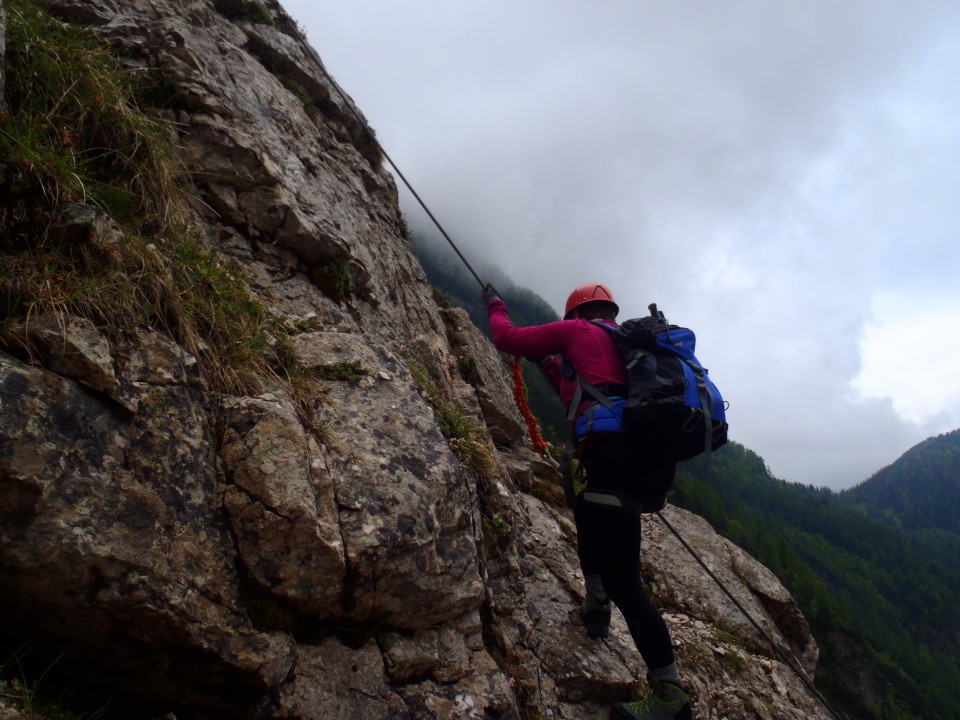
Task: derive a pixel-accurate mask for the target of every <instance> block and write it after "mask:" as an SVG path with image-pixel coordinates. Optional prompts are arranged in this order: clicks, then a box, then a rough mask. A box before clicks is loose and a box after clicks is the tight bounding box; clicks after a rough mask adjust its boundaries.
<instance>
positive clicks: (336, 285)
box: [310, 258, 353, 302]
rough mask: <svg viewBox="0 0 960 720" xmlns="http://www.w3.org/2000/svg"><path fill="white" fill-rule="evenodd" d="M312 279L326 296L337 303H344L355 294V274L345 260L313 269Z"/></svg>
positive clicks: (337, 260)
mask: <svg viewBox="0 0 960 720" xmlns="http://www.w3.org/2000/svg"><path fill="white" fill-rule="evenodd" d="M310 277H311V278H312V279H313V282H314V284H315V285H316V286H317V287H318V288H319V289H320V291H321V292H322V293H323V294H324V295H326V296H327V297H329V298H331V299H333V300H336V301H337V302H343V301H344V300H346V299H347V298H349V297H350V296H351V294H352V293H353V274H352V273H351V272H350V265H349V263H347V261H346V260H344V259H343V258H333V259H331V260H327V261H325V262H322V263H320V264H319V265H317V266H316V267H314V268H313V270H312V271H311V273H310Z"/></svg>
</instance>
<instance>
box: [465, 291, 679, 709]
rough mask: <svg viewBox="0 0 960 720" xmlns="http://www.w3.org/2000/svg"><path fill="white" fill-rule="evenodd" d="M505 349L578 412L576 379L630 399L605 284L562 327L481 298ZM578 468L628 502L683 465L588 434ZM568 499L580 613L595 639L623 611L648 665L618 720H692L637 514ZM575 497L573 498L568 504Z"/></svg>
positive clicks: (623, 440) (489, 294)
mask: <svg viewBox="0 0 960 720" xmlns="http://www.w3.org/2000/svg"><path fill="white" fill-rule="evenodd" d="M482 297H483V301H484V302H485V303H486V305H487V310H488V313H489V316H490V329H491V332H492V335H493V342H494V345H495V346H496V347H497V349H498V350H500V351H502V352H506V353H510V354H511V355H518V356H521V357H525V358H527V359H528V360H531V361H532V362H535V363H536V364H537V365H539V367H540V369H541V371H542V372H543V374H544V375H545V376H546V378H547V379H548V380H549V381H550V383H551V385H552V386H553V388H554V390H555V391H556V392H557V394H558V395H559V397H560V399H561V400H562V401H563V403H564V404H565V405H567V406H570V405H571V404H572V403H573V402H574V400H575V397H577V396H578V395H579V393H578V392H577V390H578V385H579V383H578V380H577V377H578V376H579V377H581V378H583V380H585V381H586V382H588V383H590V384H591V385H593V386H594V387H596V388H598V389H600V391H601V392H602V393H604V394H605V395H606V396H608V397H617V396H623V394H624V393H625V392H626V383H627V375H626V369H625V368H624V365H623V361H622V360H621V359H620V354H619V352H618V351H617V348H616V345H615V344H614V341H613V339H612V338H611V336H610V334H609V333H608V332H607V331H606V330H604V329H603V328H602V327H599V326H598V325H597V324H596V322H591V321H599V322H602V323H606V324H609V325H612V326H616V317H617V314H618V313H619V311H620V308H619V306H618V305H617V303H616V301H615V300H614V298H613V294H612V293H611V292H610V290H609V289H607V288H606V287H605V286H604V285H600V284H598V283H586V284H584V285H580V286H578V287H577V288H576V289H575V290H574V291H573V292H572V293H571V294H570V296H569V298H568V299H567V303H566V307H565V308H564V317H563V320H560V321H558V322H553V323H547V324H545V325H531V326H527V327H516V326H515V325H514V324H513V322H512V321H511V320H510V316H509V315H508V314H507V307H506V305H505V304H504V302H503V300H501V298H500V296H499V294H498V293H497V291H496V290H495V289H494V288H493V287H492V286H491V285H489V284H488V285H487V286H486V287H485V288H484V290H483V293H482ZM595 403H596V401H595V400H594V399H593V398H592V397H590V396H589V395H587V396H586V397H585V398H583V399H582V400H581V401H578V402H577V407H576V408H575V409H573V410H572V412H571V413H570V414H571V415H572V423H573V425H574V426H575V425H576V421H577V418H578V417H579V416H580V415H581V414H583V413H584V412H585V411H587V410H588V409H589V408H590V406H591V405H593V404H595ZM578 445H579V448H578V453H577V454H578V458H577V460H578V461H579V463H580V464H581V466H582V467H583V469H584V470H585V472H586V488H590V489H593V488H602V489H603V490H607V491H612V492H615V493H619V494H621V495H622V496H630V494H631V492H632V491H634V490H635V489H636V488H637V487H638V484H641V483H657V484H658V485H662V484H663V483H664V481H665V480H667V481H669V479H671V478H672V477H673V474H674V473H675V472H676V463H674V462H667V461H663V460H658V459H656V458H643V457H638V456H637V451H636V449H635V446H634V444H633V443H631V442H630V441H629V438H628V437H627V436H626V435H624V434H623V433H619V432H603V433H600V432H598V433H594V434H588V435H587V436H586V437H585V438H584V439H583V440H582V441H580V442H579V443H578ZM585 494H586V495H590V493H584V492H579V493H576V492H574V493H570V495H572V497H570V500H571V504H572V506H573V516H574V521H575V523H576V527H577V551H578V554H579V556H580V563H581V568H582V570H583V574H584V581H585V584H586V588H585V599H584V601H583V604H582V605H581V608H580V612H581V616H582V617H583V620H584V624H585V625H586V627H587V632H588V634H589V635H591V636H592V637H606V635H607V627H608V625H609V622H610V603H611V602H612V603H613V604H614V605H616V606H617V608H619V610H620V612H621V613H622V614H623V617H624V619H625V620H626V622H627V627H628V628H629V630H630V635H631V637H632V638H633V641H634V643H635V644H636V646H637V650H639V652H640V655H641V656H642V657H643V660H644V662H645V663H646V665H647V669H648V674H647V680H648V684H649V688H650V693H649V695H648V696H647V697H646V698H644V699H642V700H637V701H632V702H622V703H617V704H615V705H614V706H613V707H612V709H611V717H613V718H618V719H625V720H630V719H632V720H692V719H693V711H692V708H691V705H690V696H689V694H688V692H687V690H686V688H685V687H684V685H683V683H682V682H681V679H680V673H679V670H678V668H677V663H676V659H675V657H674V654H673V643H672V642H671V638H670V631H669V630H668V628H667V625H666V622H664V620H663V617H662V616H661V615H660V612H659V611H658V610H657V608H656V606H655V605H654V604H653V602H652V601H651V600H650V598H649V597H648V596H647V593H646V591H645V590H644V587H643V580H642V578H641V575H640V540H641V519H640V515H639V513H637V512H626V511H624V510H623V508H614V507H611V506H610V505H605V504H597V503H594V502H588V501H587V500H586V499H585ZM568 497H569V496H568Z"/></svg>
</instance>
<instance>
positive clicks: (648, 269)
mask: <svg viewBox="0 0 960 720" xmlns="http://www.w3.org/2000/svg"><path fill="white" fill-rule="evenodd" d="M283 5H284V7H285V8H286V10H287V11H288V13H289V14H290V15H291V16H292V17H293V18H294V19H296V20H297V21H298V22H299V23H300V25H301V26H302V27H303V28H304V29H305V30H306V33H307V38H308V40H309V41H310V43H311V45H313V47H314V48H315V49H316V50H317V52H318V53H319V54H320V56H321V58H322V59H323V61H324V64H325V65H326V67H327V70H328V72H330V73H331V75H332V76H333V77H334V78H335V79H336V80H337V82H338V83H339V84H340V85H341V86H342V87H343V88H344V90H345V91H346V92H347V93H348V94H349V95H350V96H351V97H352V98H353V99H354V100H355V102H356V103H357V105H358V106H359V108H360V109H361V110H362V112H363V113H364V115H365V116H366V117H367V119H368V121H369V123H370V125H371V126H372V127H373V128H374V130H375V131H376V133H377V138H378V139H379V141H380V143H381V144H382V145H383V147H384V148H385V149H386V151H387V153H388V154H389V155H390V157H391V158H392V159H393V161H394V162H395V163H396V164H397V167H399V169H400V172H402V173H403V175H404V176H405V177H406V178H407V180H409V181H410V183H411V184H412V185H413V187H414V189H415V190H416V192H417V194H418V195H419V196H420V197H421V198H422V199H423V200H424V202H425V203H426V204H427V206H428V207H429V208H430V211H431V212H432V213H433V215H434V216H435V217H436V218H437V220H439V222H440V223H441V224H442V225H443V227H444V229H445V230H446V231H447V233H448V234H449V235H450V237H451V238H452V239H453V240H454V242H455V243H456V244H457V245H458V247H460V248H461V250H462V251H463V252H464V253H465V254H466V255H467V256H468V258H471V260H472V264H473V262H476V263H477V265H478V267H485V266H486V265H487V264H488V263H489V264H490V265H493V266H496V267H498V268H500V269H501V270H502V271H503V272H505V273H506V274H507V275H508V276H509V277H510V278H511V279H512V280H513V281H514V282H515V283H517V284H518V285H520V286H523V287H528V288H530V289H531V290H533V291H534V292H536V293H537V294H539V295H540V296H541V297H543V298H544V299H545V300H547V301H548V302H549V303H550V304H551V305H552V306H553V307H554V308H556V309H557V311H558V312H562V309H563V305H564V302H565V300H566V297H567V295H568V294H569V293H570V292H571V290H572V289H573V288H574V287H576V286H577V285H579V284H580V283H583V282H601V283H604V284H605V285H607V286H608V287H609V288H610V289H611V291H612V292H613V294H614V296H615V297H616V299H617V301H618V303H619V305H620V307H621V315H620V319H621V320H622V319H626V318H628V317H634V316H637V315H643V314H646V307H647V305H648V304H649V303H651V302H656V303H657V304H658V305H659V307H660V309H662V310H663V311H664V312H665V313H666V315H667V317H668V319H669V320H670V321H671V322H674V323H676V324H679V325H684V326H687V327H691V328H693V329H694V330H695V332H696V334H697V355H698V357H699V359H700V360H701V362H702V363H703V364H704V365H705V366H706V367H708V368H709V370H710V375H711V377H712V378H713V380H714V381H715V382H716V384H717V385H718V386H719V387H720V389H721V391H722V393H723V395H724V397H725V399H726V400H727V401H728V402H729V410H728V420H729V421H730V426H731V427H730V436H731V438H732V439H733V440H736V441H737V442H739V443H741V444H743V445H745V446H746V447H748V448H750V449H751V450H753V451H754V452H756V453H758V454H759V455H761V456H762V457H763V458H764V460H765V461H766V462H767V465H768V467H769V469H770V471H771V473H772V474H773V475H774V476H775V477H778V478H781V479H784V480H788V481H791V482H799V483H804V484H808V485H815V486H818V487H821V486H825V487H830V488H832V489H834V490H839V489H843V488H846V487H850V486H853V485H855V484H857V483H859V482H862V481H864V480H866V479H867V478H869V477H870V476H871V475H872V474H873V473H874V472H876V471H877V470H879V469H881V468H882V467H884V466H886V465H889V464H890V463H892V462H894V461H895V460H896V459H897V458H898V457H899V456H900V455H902V454H903V453H904V452H905V451H906V450H908V449H909V448H910V447H912V446H913V445H915V444H916V443H918V442H920V441H922V440H924V439H925V438H927V437H930V436H932V435H936V434H939V433H942V432H948V431H950V430H953V429H956V428H958V427H960V372H957V369H956V362H957V358H958V356H960V333H958V330H960V289H958V282H957V276H958V274H960V3H957V2H955V0H949V1H947V0H944V1H940V0H926V1H924V0H914V1H909V2H908V1H902V2H889V1H885V0H873V1H870V2H866V1H860V0H845V1H844V2H837V1H836V0H803V2H800V1H799V0H795V1H794V2H789V1H787V0H784V1H779V0H778V1H776V2H774V1H773V0H767V1H766V2H760V1H759V0H728V1H727V2H716V0H686V1H681V2H676V1H673V2H668V1H666V0H598V1H597V2H593V3H586V2H583V1H582V0H577V1H576V2H573V1H571V0H549V1H547V0H509V1H506V0H483V1H478V0H472V1H471V2H463V1H462V0H407V1H406V2H397V1H396V0H393V1H391V0H377V1H374V0H351V2H349V3H346V2H339V3H337V2H317V1H316V0H285V1H284V2H283ZM397 179H398V184H400V180H399V178H397ZM401 204H402V207H403V210H404V213H405V215H406V218H407V221H408V224H409V225H410V227H411V228H412V229H413V230H414V231H415V232H420V231H423V230H425V229H426V228H428V227H429V224H430V221H429V220H428V219H427V216H426V215H425V214H424V213H423V211H422V210H420V209H419V207H418V206H417V204H416V202H415V201H414V200H413V199H412V197H411V195H410V194H409V193H408V192H406V191H402V192H401ZM451 252H452V251H451ZM478 292H479V286H478Z"/></svg>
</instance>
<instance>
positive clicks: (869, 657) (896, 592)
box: [671, 441, 960, 720]
mask: <svg viewBox="0 0 960 720" xmlns="http://www.w3.org/2000/svg"><path fill="white" fill-rule="evenodd" d="M929 442H930V441H928V443H929ZM911 452H912V451H911ZM908 456H909V457H908ZM908 456H905V458H907V459H908V461H909V467H910V468H912V469H916V468H918V467H923V464H922V463H920V462H917V460H918V458H917V457H916V454H911V453H908ZM887 470H888V471H889V473H890V475H891V476H895V475H896V473H897V472H898V471H899V461H898V463H894V465H892V466H890V468H888V469H887ZM915 478H916V479H917V481H918V482H921V483H922V482H923V479H922V476H921V475H919V474H918V475H915ZM675 488H676V489H675V492H674V494H673V496H672V498H671V500H672V502H674V503H676V504H678V505H680V506H681V507H684V508H686V509H688V510H692V511H693V512H696V513H698V514H700V515H702V516H703V517H705V518H707V519H708V520H709V521H710V522H711V523H712V524H713V525H714V527H715V528H716V529H717V531H718V532H719V533H720V534H721V535H724V536H725V537H727V538H729V539H730V540H732V541H734V542H735V543H737V544H738V545H740V546H741V547H743V548H744V549H746V550H747V551H748V552H750V553H752V554H754V555H755V556H757V557H758V558H759V559H760V560H761V561H762V562H763V563H764V564H765V565H767V567H769V568H770V569H771V570H773V571H774V573H776V575H777V577H779V578H780V579H781V580H782V581H783V583H784V584H785V585H786V586H787V587H788V588H789V589H790V591H791V592H792V593H793V595H794V597H795V598H796V600H797V602H798V603H799V605H800V607H801V608H802V609H803V611H804V614H805V615H806V617H807V618H808V619H809V621H810V623H811V626H812V628H813V630H814V634H815V636H816V637H817V640H818V642H819V643H820V645H821V649H822V653H823V654H822V658H821V664H822V668H823V669H822V671H821V673H820V676H819V678H820V684H821V686H822V688H823V689H824V690H825V691H826V692H828V693H829V695H830V696H831V697H833V698H834V699H836V701H837V702H838V704H840V705H841V706H842V707H845V708H848V709H849V710H850V711H851V712H852V713H854V714H855V715H856V717H870V718H943V719H944V720H946V719H947V718H956V717H960V699H958V696H957V691H958V690H960V671H958V669H957V661H958V658H960V644H958V642H957V638H958V637H960V618H958V616H957V614H956V608H957V606H958V601H960V565H958V564H957V562H956V560H957V557H958V556H957V545H956V544H952V545H944V546H943V547H942V548H941V547H940V546H937V545H936V544H935V543H933V542H932V541H931V539H930V537H929V534H921V535H917V534H916V533H912V532H910V531H907V530H905V529H903V528H900V527H895V526H891V525H890V524H889V523H885V522H880V521H879V520H876V519H874V518H872V517H869V516H868V515H867V514H865V513H864V512H862V511H860V510H859V509H857V508H856V507H853V506H851V505H850V504H848V503H847V502H845V498H844V497H843V496H842V495H838V494H835V493H833V492H831V491H830V490H827V489H817V488H814V487H810V486H803V485H799V484H793V483H787V482H784V481H782V480H778V479H776V478H774V477H772V476H771V475H770V473H769V471H768V469H767V467H766V465H765V463H764V461H763V459H762V458H761V457H760V456H759V455H757V454H756V453H754V452H752V451H750V450H748V449H747V448H745V447H743V446H741V445H738V444H736V443H731V444H730V445H728V446H726V447H724V448H721V450H720V451H719V452H717V453H716V454H715V455H714V456H713V467H708V466H707V464H706V463H705V462H704V461H703V460H702V459H698V460H695V461H691V462H690V463H687V464H686V466H685V467H684V468H683V472H682V473H681V475H680V476H679V478H678V481H677V484H676V486H675ZM947 550H949V552H948V551H947ZM858 657H859V658H860V661H861V662H862V667H857V665H856V663H857V661H858V660H857V658H858Z"/></svg>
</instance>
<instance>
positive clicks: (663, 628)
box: [573, 435, 677, 670]
mask: <svg viewBox="0 0 960 720" xmlns="http://www.w3.org/2000/svg"><path fill="white" fill-rule="evenodd" d="M582 461H583V463H584V466H585V468H586V471H587V488H588V489H591V490H596V491H601V490H605V489H606V490H615V491H618V492H626V493H630V492H631V490H634V491H635V490H636V488H637V487H638V483H642V482H648V483H654V484H656V485H658V486H663V485H664V482H665V481H666V480H669V479H670V478H672V477H673V474H674V473H675V472H676V467H677V466H676V463H673V462H670V463H662V462H661V463H642V462H641V461H640V460H639V459H638V457H637V453H636V450H635V449H633V448H631V446H630V443H629V440H628V439H627V438H626V437H625V436H623V435H612V436H608V437H603V438H600V439H598V440H597V441H596V442H594V443H593V444H592V445H591V446H590V447H588V448H586V449H585V450H584V452H583V456H582ZM573 517H574V520H575V522H576V524H577V550H578V553H579V555H580V567H581V569H582V570H583V573H584V574H585V575H599V576H600V578H601V580H602V581H603V587H604V589H605V590H606V591H607V594H608V595H609V596H610V599H611V600H612V601H613V604H614V605H616V606H617V607H618V608H619V609H620V612H621V613H623V616H624V618H625V619H626V621H627V627H628V628H629V629H630V635H631V636H632V637H633V641H634V643H636V645H637V650H639V651H640V655H641V656H642V657H643V660H644V662H645V663H646V664H647V668H648V669H650V670H655V669H659V668H663V667H666V666H668V665H670V664H672V663H673V662H674V655H673V644H672V643H671V641H670V631H669V630H668V629H667V624H666V623H665V622H664V620H663V617H661V615H660V611H659V610H657V608H656V606H654V604H653V602H651V600H650V598H649V597H647V593H646V591H645V590H644V589H643V579H642V577H641V574H640V540H641V533H640V516H639V515H635V514H630V513H626V512H621V511H618V510H614V509H610V508H609V507H605V506H602V505H595V504H592V503H588V502H584V501H583V499H582V498H578V499H577V501H576V503H575V504H574V508H573Z"/></svg>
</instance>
